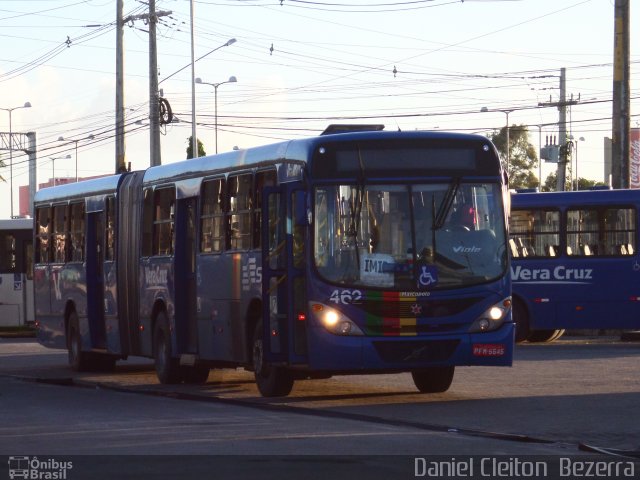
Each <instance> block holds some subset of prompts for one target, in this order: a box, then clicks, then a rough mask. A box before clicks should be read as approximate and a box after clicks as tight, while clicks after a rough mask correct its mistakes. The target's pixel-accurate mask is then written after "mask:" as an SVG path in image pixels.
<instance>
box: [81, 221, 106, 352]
mask: <svg viewBox="0 0 640 480" xmlns="http://www.w3.org/2000/svg"><path fill="white" fill-rule="evenodd" d="M104 233H105V229H104V212H88V213H87V239H86V245H87V246H86V249H87V253H86V283H87V317H88V320H89V332H90V335H91V345H92V346H93V348H106V338H107V334H106V330H105V322H104V273H103V268H102V267H103V264H104V252H103V250H104Z"/></svg>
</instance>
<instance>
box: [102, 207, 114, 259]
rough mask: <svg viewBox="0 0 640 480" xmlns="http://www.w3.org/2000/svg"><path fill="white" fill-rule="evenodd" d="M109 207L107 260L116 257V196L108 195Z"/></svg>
mask: <svg viewBox="0 0 640 480" xmlns="http://www.w3.org/2000/svg"><path fill="white" fill-rule="evenodd" d="M106 209H107V225H106V232H105V235H106V249H105V260H115V257H116V245H115V225H116V199H115V197H108V198H107V202H106Z"/></svg>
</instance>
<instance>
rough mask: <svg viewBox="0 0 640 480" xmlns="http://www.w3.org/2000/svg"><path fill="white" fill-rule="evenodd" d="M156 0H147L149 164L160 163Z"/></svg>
mask: <svg viewBox="0 0 640 480" xmlns="http://www.w3.org/2000/svg"><path fill="white" fill-rule="evenodd" d="M157 23H158V17H157V16H156V0H149V123H150V132H149V137H150V138H149V140H150V145H149V152H150V162H149V164H150V165H151V166H152V167H154V166H156V165H161V164H162V158H161V156H160V105H159V104H158V45H157V43H156V24H157Z"/></svg>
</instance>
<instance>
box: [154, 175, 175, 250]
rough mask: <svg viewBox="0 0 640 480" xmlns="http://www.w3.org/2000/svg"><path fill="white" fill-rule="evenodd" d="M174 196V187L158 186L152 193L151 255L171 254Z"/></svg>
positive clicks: (172, 245)
mask: <svg viewBox="0 0 640 480" xmlns="http://www.w3.org/2000/svg"><path fill="white" fill-rule="evenodd" d="M175 197H176V191H175V188H174V187H170V188H160V189H157V190H156V191H155V193H154V207H155V208H154V214H153V251H152V254H153V255H172V254H173V247H174V244H173V242H174V240H173V228H174V227H173V222H174V221H175V218H174V214H175Z"/></svg>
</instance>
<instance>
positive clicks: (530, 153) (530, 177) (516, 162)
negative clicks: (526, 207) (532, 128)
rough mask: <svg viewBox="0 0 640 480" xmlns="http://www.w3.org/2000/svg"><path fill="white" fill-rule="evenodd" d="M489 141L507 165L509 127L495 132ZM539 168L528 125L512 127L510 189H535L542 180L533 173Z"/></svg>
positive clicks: (510, 131)
mask: <svg viewBox="0 0 640 480" xmlns="http://www.w3.org/2000/svg"><path fill="white" fill-rule="evenodd" d="M489 139H490V140H491V141H492V142H493V144H494V145H495V146H496V148H497V149H498V153H499V154H500V157H501V158H502V162H503V165H506V163H507V147H506V144H507V127H506V126H505V127H502V128H501V129H500V131H495V132H493V133H492V134H491V135H490V136H489ZM537 166H538V154H537V153H536V148H535V147H534V146H533V145H532V144H531V143H529V130H528V129H527V126H526V125H512V126H511V127H510V128H509V171H508V172H507V173H508V174H509V187H510V188H534V187H537V186H539V185H540V180H539V179H538V177H537V176H536V175H535V173H533V172H534V171H535V168H537Z"/></svg>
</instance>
